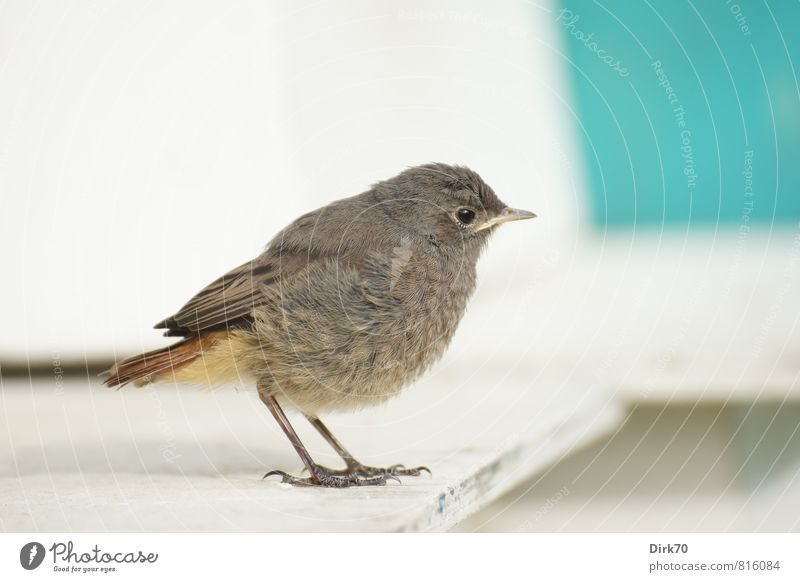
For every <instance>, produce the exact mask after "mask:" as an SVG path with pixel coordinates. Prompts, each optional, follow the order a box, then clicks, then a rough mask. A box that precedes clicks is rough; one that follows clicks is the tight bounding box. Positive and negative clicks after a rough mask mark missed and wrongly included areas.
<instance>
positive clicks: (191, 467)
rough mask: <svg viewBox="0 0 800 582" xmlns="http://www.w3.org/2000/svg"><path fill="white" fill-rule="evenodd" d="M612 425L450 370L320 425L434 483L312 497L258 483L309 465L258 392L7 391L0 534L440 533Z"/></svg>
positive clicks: (520, 383)
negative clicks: (419, 468) (418, 469)
mask: <svg viewBox="0 0 800 582" xmlns="http://www.w3.org/2000/svg"><path fill="white" fill-rule="evenodd" d="M621 416H622V414H621V409H620V408H619V406H618V405H616V404H615V403H614V402H613V401H611V400H609V398H608V395H607V394H606V393H603V392H597V391H593V392H589V391H586V390H584V385H583V384H581V383H564V381H563V379H560V378H557V377H553V378H548V379H545V378H541V377H540V378H537V379H534V378H533V377H532V376H531V375H529V374H528V372H527V371H525V370H523V369H520V368H517V369H516V370H511V369H509V368H506V367H497V368H495V369H493V370H488V369H483V370H473V369H470V368H468V367H465V366H449V367H448V366H444V367H442V368H441V369H440V370H439V372H437V373H436V374H435V375H433V376H432V377H430V378H429V379H427V380H425V381H422V382H420V383H419V384H417V385H415V386H414V387H412V388H411V389H410V390H409V391H407V392H406V393H404V394H403V395H402V396H400V397H399V398H398V399H397V400H395V401H393V402H391V403H389V404H388V405H386V406H384V407H381V408H378V409H372V410H367V411H364V412H362V413H359V414H355V415H347V416H339V417H334V418H331V419H330V422H329V426H330V427H331V429H332V430H333V431H334V432H335V433H336V434H337V436H339V438H340V439H341V440H342V442H344V443H345V444H346V446H348V447H349V448H350V449H351V450H352V452H353V453H354V454H356V455H357V456H358V457H359V458H360V459H361V460H362V461H363V462H365V463H369V464H376V465H378V464H380V465H388V464H393V463H397V462H403V463H405V464H406V465H408V466H412V465H418V464H426V465H428V466H429V467H430V468H431V469H432V471H433V476H432V477H430V476H427V475H423V476H420V477H416V478H415V477H404V478H403V483H402V484H396V483H390V484H389V485H387V486H386V487H367V488H357V489H347V490H321V489H307V488H292V487H291V486H288V485H282V484H280V483H279V482H278V481H276V480H275V478H273V479H269V480H265V481H262V480H261V475H262V474H264V473H265V472H266V471H268V470H270V469H273V468H279V469H283V470H286V471H290V472H294V473H296V474H297V473H298V472H299V471H300V469H301V467H302V465H301V463H300V461H299V459H298V457H297V456H296V454H295V453H294V451H293V450H292V449H291V446H290V444H289V442H288V441H287V439H286V438H285V437H284V436H283V434H282V433H281V432H280V429H279V427H278V426H277V424H276V423H275V422H274V420H273V419H272V418H271V417H270V415H269V413H268V412H267V410H266V409H265V407H264V406H263V405H262V404H261V403H260V401H259V400H258V398H257V397H256V396H255V395H254V394H252V393H251V392H237V391H234V390H232V389H223V390H220V391H216V392H212V393H203V392H200V391H197V390H193V389H191V388H187V387H175V386H169V385H166V386H160V387H158V388H155V389H144V390H135V389H123V390H119V391H112V390H108V389H105V388H102V387H99V386H97V384H96V382H93V381H85V380H80V379H77V378H76V379H72V380H67V381H66V382H65V383H63V384H59V383H58V382H57V381H56V380H55V379H52V378H51V379H45V380H40V381H38V382H37V383H36V384H35V385H28V384H27V382H13V383H10V382H8V381H6V382H5V383H4V384H3V386H2V390H0V418H2V421H0V425H1V426H3V427H4V428H3V429H0V530H2V531H415V530H424V531H438V530H445V529H448V528H450V527H452V526H453V525H455V524H456V523H458V521H460V520H461V519H463V518H464V517H465V516H466V515H468V514H469V513H471V512H473V511H476V510H477V509H479V508H480V507H483V506H485V505H486V504H488V503H489V502H490V501H492V500H493V499H495V498H497V497H498V496H500V495H501V494H502V493H504V492H506V491H508V490H510V489H511V488H513V487H514V486H516V485H518V484H519V483H521V482H522V481H523V480H524V479H526V478H527V477H528V476H530V475H531V474H533V473H535V472H537V471H540V470H542V469H543V468H544V467H546V466H547V465H548V464H549V463H551V462H553V461H556V460H558V459H560V458H563V457H565V456H567V455H568V454H569V453H570V452H572V451H573V450H575V449H576V448H580V447H582V446H585V445H586V444H587V443H589V442H591V441H593V440H594V439H596V438H599V437H600V436H601V435H603V434H606V433H607V432H610V431H611V430H613V428H614V427H615V426H616V425H617V423H618V422H619V421H620V419H621ZM292 421H293V423H294V425H295V427H296V428H297V430H298V432H299V433H300V435H301V438H303V439H304V441H305V443H306V445H307V446H308V448H309V451H310V452H311V454H312V456H314V457H315V458H316V459H317V461H318V462H322V463H326V464H330V465H334V466H339V465H341V462H339V461H337V459H336V458H335V456H334V455H333V454H332V452H331V451H330V449H329V448H328V447H327V446H325V444H324V442H323V441H322V440H321V439H320V438H319V437H318V436H316V435H315V434H314V431H313V429H312V428H311V427H310V426H309V425H308V424H307V423H306V422H305V421H304V420H303V419H302V418H299V417H297V416H292Z"/></svg>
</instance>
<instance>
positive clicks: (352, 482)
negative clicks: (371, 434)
mask: <svg viewBox="0 0 800 582" xmlns="http://www.w3.org/2000/svg"><path fill="white" fill-rule="evenodd" d="M272 475H279V476H280V477H281V483H288V484H290V485H297V486H299V487H332V488H335V489H342V488H345V487H365V486H369V485H376V486H381V485H386V483H387V481H389V480H390V479H391V480H393V481H397V482H398V483H399V482H400V479H398V478H397V477H395V476H394V475H390V474H379V475H378V474H376V475H370V476H367V475H359V474H356V473H348V472H345V471H334V470H333V469H328V468H327V467H321V466H317V467H316V468H315V470H314V472H313V473H312V474H311V475H310V476H309V477H294V476H293V475H289V474H288V473H285V472H284V471H270V472H269V473H267V474H266V475H264V479H266V478H267V477H270V476H272Z"/></svg>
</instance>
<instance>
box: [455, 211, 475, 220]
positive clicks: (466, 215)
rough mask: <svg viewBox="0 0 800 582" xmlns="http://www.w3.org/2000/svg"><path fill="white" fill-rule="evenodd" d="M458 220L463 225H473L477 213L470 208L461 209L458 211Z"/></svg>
mask: <svg viewBox="0 0 800 582" xmlns="http://www.w3.org/2000/svg"><path fill="white" fill-rule="evenodd" d="M456 218H457V219H458V221H459V222H460V223H461V224H471V223H472V221H473V220H475V213H474V212H473V211H472V210H470V209H469V208H459V209H458V210H456Z"/></svg>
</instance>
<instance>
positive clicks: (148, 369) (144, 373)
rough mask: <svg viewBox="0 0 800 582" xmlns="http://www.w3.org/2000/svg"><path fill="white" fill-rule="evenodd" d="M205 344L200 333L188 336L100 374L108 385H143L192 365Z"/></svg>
mask: <svg viewBox="0 0 800 582" xmlns="http://www.w3.org/2000/svg"><path fill="white" fill-rule="evenodd" d="M204 343H205V342H203V341H202V340H201V338H200V336H192V337H188V338H186V339H183V340H181V341H179V342H178V343H175V344H172V345H171V346H167V347H165V348H160V349H157V350H152V351H150V352H145V353H144V354H139V355H138V356H132V357H130V358H127V359H125V360H122V361H121V362H117V363H116V364H114V365H113V366H112V367H111V368H109V369H108V370H106V371H105V372H103V373H101V374H100V376H101V377H103V378H104V380H103V383H104V384H105V385H106V386H109V387H114V386H124V385H125V384H128V383H130V382H133V383H134V385H135V386H144V385H145V384H149V383H150V382H154V381H155V380H157V379H159V377H162V376H164V375H166V374H172V373H174V372H175V371H177V370H179V369H181V368H183V367H184V366H187V365H188V364H191V363H192V362H193V361H194V360H196V359H197V358H198V357H200V356H201V355H202V353H203V347H207V346H204V345H203V344H204Z"/></svg>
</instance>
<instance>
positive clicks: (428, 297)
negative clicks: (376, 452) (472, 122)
mask: <svg viewBox="0 0 800 582" xmlns="http://www.w3.org/2000/svg"><path fill="white" fill-rule="evenodd" d="M535 217H536V214H534V213H533V212H529V211H526V210H520V209H515V208H511V207H509V206H507V205H506V204H505V203H503V202H502V201H501V200H500V199H499V198H498V197H497V195H496V194H495V192H494V191H493V190H492V188H491V187H489V185H488V184H487V183H486V182H485V181H484V180H483V179H482V178H481V177H480V176H479V175H478V174H477V173H476V172H474V171H473V170H471V169H469V168H468V167H466V166H461V165H450V164H444V163H429V164H424V165H419V166H414V167H410V168H407V169H405V170H404V171H402V172H400V173H399V174H397V175H396V176H394V177H392V178H389V179H387V180H383V181H380V182H377V183H376V184H374V185H372V186H371V187H370V188H369V189H368V190H366V191H364V192H362V193H361V194H358V195H356V196H352V197H349V198H344V199H341V200H337V201H335V202H332V203H330V204H328V205H327V206H323V207H321V208H318V209H316V210H314V211H311V212H308V213H307V214H304V215H302V216H300V217H299V218H297V219H296V220H295V221H294V222H292V223H290V224H289V225H288V226H286V227H285V228H284V229H283V230H281V231H280V232H279V233H278V234H277V235H276V236H275V237H274V238H273V239H272V240H271V241H270V242H269V243H268V245H267V246H266V248H265V250H264V251H263V252H262V253H261V254H260V255H258V256H257V257H256V258H254V259H252V260H250V261H247V262H246V263H244V264H242V265H240V266H239V267H236V268H235V269H233V270H231V271H229V272H227V273H225V274H224V275H222V276H221V277H219V278H218V279H216V280H215V281H213V282H212V283H210V284H209V285H208V286H206V287H205V288H204V289H202V290H201V291H200V292H199V293H197V294H196V295H195V296H194V297H192V298H191V299H190V300H189V301H188V302H187V303H186V304H185V305H184V306H183V307H182V308H181V309H180V310H179V311H178V312H177V313H175V314H174V315H172V316H170V317H167V318H166V319H164V320H162V321H159V322H158V323H157V324H156V325H155V329H159V330H163V334H164V335H165V336H167V337H171V338H180V339H179V340H178V341H177V342H176V343H173V344H171V345H168V346H167V347H164V348H161V349H156V350H153V351H149V352H146V353H143V354H140V355H136V356H133V357H130V358H127V359H125V360H122V361H119V362H117V363H115V364H114V365H113V366H112V367H111V368H110V369H108V370H106V372H104V373H103V374H102V376H104V383H105V385H106V386H109V387H122V386H124V385H126V384H129V383H133V384H134V385H135V386H144V385H147V384H150V383H153V382H162V381H173V382H180V383H184V382H185V383H193V384H199V385H203V386H210V387H216V386H221V385H224V384H227V383H231V382H236V381H240V382H241V381H245V382H250V383H252V384H254V385H255V387H256V390H257V393H258V396H259V398H260V400H261V401H262V402H263V403H264V405H265V406H266V408H267V409H268V410H269V412H270V413H271V414H272V416H273V417H274V418H275V420H276V421H277V423H278V425H279V426H280V428H281V429H282V431H283V432H284V433H285V435H286V437H287V438H288V440H289V441H290V443H291V445H292V446H293V447H294V449H295V451H296V452H297V454H298V456H299V457H300V459H301V460H302V462H303V465H304V468H305V470H304V472H303V473H302V474H301V475H304V474H305V472H306V471H307V476H294V475H290V474H289V473H287V472H285V471H281V470H274V471H270V472H268V473H267V474H266V475H265V476H264V477H265V478H266V477H269V476H279V477H280V479H281V481H282V482H283V483H289V484H292V485H297V486H313V487H335V488H344V487H353V486H372V485H375V486H378V485H385V484H386V483H387V482H388V480H399V477H400V476H418V475H421V474H422V473H423V472H428V473H430V469H428V468H427V467H425V466H420V467H415V468H407V467H406V466H404V465H402V464H397V465H391V466H389V467H372V466H369V465H365V464H363V463H361V462H360V461H358V460H357V459H356V458H355V457H354V456H353V455H352V454H351V453H350V452H349V450H348V449H346V448H345V447H344V445H342V443H341V442H340V441H339V440H338V439H337V438H336V437H335V436H334V435H333V433H332V432H331V431H330V430H329V429H328V427H327V426H326V425H325V424H324V423H323V422H322V420H321V419H320V416H321V415H324V414H326V413H330V412H342V411H354V410H359V409H363V408H366V407H370V406H374V405H376V404H380V403H383V402H385V401H387V400H389V399H390V398H392V397H393V396H395V395H397V394H398V393H399V392H401V390H402V389H403V388H404V387H405V386H407V385H408V384H409V383H411V382H412V381H413V380H415V379H417V378H418V377H420V375H422V374H423V373H424V372H425V371H426V370H427V369H428V368H430V367H431V366H432V365H433V364H434V363H435V362H436V361H437V360H439V359H440V358H441V356H442V355H443V354H444V352H445V351H446V348H447V346H448V344H449V343H450V341H451V339H452V338H453V335H454V333H455V331H456V328H457V327H458V324H459V322H460V321H461V319H462V316H463V315H464V313H465V310H466V307H467V302H468V300H469V298H470V296H471V295H472V294H473V292H474V290H475V287H476V264H477V262H478V258H479V257H480V255H481V252H482V251H483V249H484V248H485V247H486V244H487V242H488V240H489V239H490V237H491V235H492V234H493V233H494V232H495V231H496V230H497V227H498V226H500V225H501V224H504V223H507V222H512V221H518V220H523V219H530V218H535ZM284 409H287V410H290V411H294V412H299V413H301V414H302V415H303V416H305V418H306V419H307V420H308V421H309V422H310V423H311V425H312V426H313V427H314V428H315V429H316V430H317V431H318V432H319V433H320V434H321V435H322V437H323V438H324V439H325V440H326V441H327V442H328V444H329V445H330V446H331V447H332V448H333V450H334V451H335V452H336V453H337V454H338V455H339V456H340V457H341V459H342V460H343V461H344V463H345V468H344V469H333V468H330V467H326V466H323V465H320V464H318V463H316V462H315V461H314V460H313V458H312V457H311V455H310V454H309V453H308V450H307V449H306V447H305V445H304V444H303V442H302V441H301V440H300V438H299V436H298V435H297V433H296V432H295V429H294V427H293V426H292V424H291V423H290V422H289V418H288V416H287V414H286V412H285V410H284Z"/></svg>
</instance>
